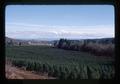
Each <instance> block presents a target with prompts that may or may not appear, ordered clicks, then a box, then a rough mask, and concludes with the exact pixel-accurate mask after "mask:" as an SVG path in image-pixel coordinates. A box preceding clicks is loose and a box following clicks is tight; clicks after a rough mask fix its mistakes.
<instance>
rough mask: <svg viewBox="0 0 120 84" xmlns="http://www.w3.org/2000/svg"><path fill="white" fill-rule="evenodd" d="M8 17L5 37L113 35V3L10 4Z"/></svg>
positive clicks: (88, 37) (78, 37) (56, 37)
mask: <svg viewBox="0 0 120 84" xmlns="http://www.w3.org/2000/svg"><path fill="white" fill-rule="evenodd" d="M103 9H104V10H103ZM5 21H6V22H5V29H6V33H5V34H6V37H10V38H15V39H26V40H27V39H45V40H46V39H49V40H50V39H60V38H67V39H96V38H113V37H114V7H113V6H110V5H40V6H38V5H37V6H36V5H35V6H33V5H29V6H27V5H8V6H7V7H6V13H5Z"/></svg>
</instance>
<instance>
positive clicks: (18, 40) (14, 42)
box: [6, 37, 114, 45]
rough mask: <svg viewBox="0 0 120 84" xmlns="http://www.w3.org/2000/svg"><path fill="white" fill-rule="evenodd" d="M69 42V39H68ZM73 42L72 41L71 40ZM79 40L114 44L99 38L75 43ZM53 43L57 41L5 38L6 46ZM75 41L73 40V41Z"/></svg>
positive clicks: (110, 39)
mask: <svg viewBox="0 0 120 84" xmlns="http://www.w3.org/2000/svg"><path fill="white" fill-rule="evenodd" d="M69 40H71V39H69ZM72 40H73V39H72ZM80 40H86V41H98V42H100V43H101V42H106V41H108V42H112V43H114V38H101V39H79V40H76V41H80ZM54 41H59V40H51V41H50V40H48V41H47V40H39V39H36V40H35V39H29V40H24V39H14V38H10V37H6V44H10V42H12V43H13V44H14V45H19V44H22V45H52V44H54ZM74 41H75V40H74Z"/></svg>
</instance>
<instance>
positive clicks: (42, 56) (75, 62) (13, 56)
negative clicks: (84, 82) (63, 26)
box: [6, 46, 115, 79]
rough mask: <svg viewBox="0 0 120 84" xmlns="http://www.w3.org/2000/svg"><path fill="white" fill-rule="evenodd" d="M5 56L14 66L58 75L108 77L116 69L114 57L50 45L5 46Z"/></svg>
mask: <svg viewBox="0 0 120 84" xmlns="http://www.w3.org/2000/svg"><path fill="white" fill-rule="evenodd" d="M6 58H7V59H9V60H11V61H12V62H13V64H14V65H15V66H19V67H21V66H24V67H26V69H27V70H34V71H37V72H47V73H48V74H49V75H51V76H54V77H57V78H58V79H109V78H110V79H111V78H113V77H114V73H115V72H114V65H113V64H114V59H113V58H110V57H102V56H101V57H99V56H93V55H92V54H89V53H84V52H80V51H70V50H63V49H57V48H53V47H50V46H7V47H6Z"/></svg>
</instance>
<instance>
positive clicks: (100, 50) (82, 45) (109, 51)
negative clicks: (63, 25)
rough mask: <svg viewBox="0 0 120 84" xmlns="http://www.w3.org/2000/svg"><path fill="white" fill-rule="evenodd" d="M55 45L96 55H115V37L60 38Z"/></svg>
mask: <svg viewBox="0 0 120 84" xmlns="http://www.w3.org/2000/svg"><path fill="white" fill-rule="evenodd" d="M54 46H55V47H57V48H61V49H66V50H75V51H83V52H88V53H91V54H94V55H96V56H109V57H113V56H114V38H103V39H85V40H68V39H60V40H59V41H55V42H54Z"/></svg>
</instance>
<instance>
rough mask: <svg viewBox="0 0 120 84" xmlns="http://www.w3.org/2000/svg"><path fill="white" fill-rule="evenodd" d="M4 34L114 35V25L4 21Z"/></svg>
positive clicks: (54, 35)
mask: <svg viewBox="0 0 120 84" xmlns="http://www.w3.org/2000/svg"><path fill="white" fill-rule="evenodd" d="M6 35H7V36H8V37H14V38H100V37H101V38H103V37H114V26H113V25H94V26H59V25H36V24H28V23H6Z"/></svg>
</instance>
